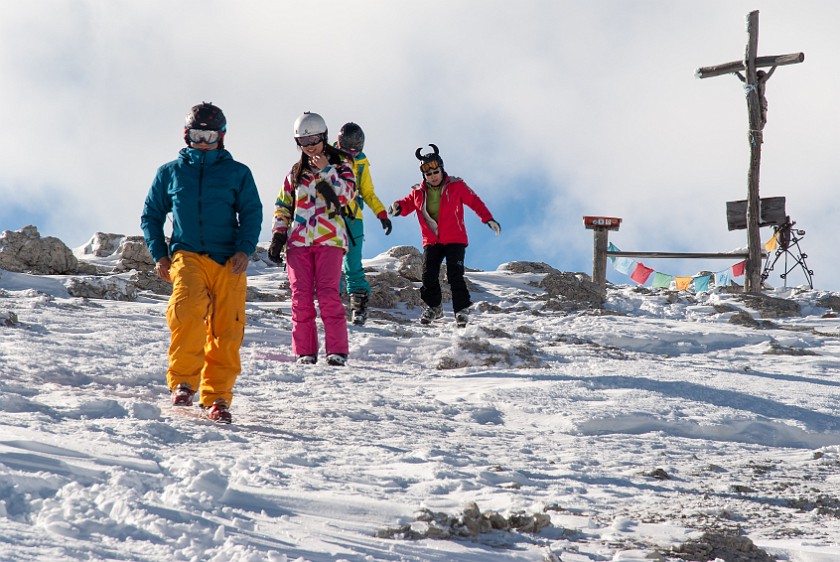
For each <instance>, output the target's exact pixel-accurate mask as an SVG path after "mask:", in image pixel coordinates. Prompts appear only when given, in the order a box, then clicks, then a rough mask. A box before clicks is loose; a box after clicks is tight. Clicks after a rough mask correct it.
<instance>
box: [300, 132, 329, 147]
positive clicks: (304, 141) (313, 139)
mask: <svg viewBox="0 0 840 562" xmlns="http://www.w3.org/2000/svg"><path fill="white" fill-rule="evenodd" d="M323 140H324V138H323V136H322V135H320V134H319V135H309V136H306V137H298V138H296V139H295V141H297V144H298V146H312V145H315V144H318V143H319V142H321V141H323Z"/></svg>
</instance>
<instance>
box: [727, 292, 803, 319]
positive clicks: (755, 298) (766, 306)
mask: <svg viewBox="0 0 840 562" xmlns="http://www.w3.org/2000/svg"><path fill="white" fill-rule="evenodd" d="M736 298H737V299H738V300H740V301H742V302H743V303H744V304H745V305H746V306H748V307H749V308H751V309H753V310H755V311H757V312H758V314H759V316H760V317H761V318H793V317H795V316H800V315H801V311H800V309H799V304H798V303H797V302H796V301H792V300H787V299H780V298H777V297H771V296H768V295H764V294H761V293H757V294H752V293H742V294H740V295H736Z"/></svg>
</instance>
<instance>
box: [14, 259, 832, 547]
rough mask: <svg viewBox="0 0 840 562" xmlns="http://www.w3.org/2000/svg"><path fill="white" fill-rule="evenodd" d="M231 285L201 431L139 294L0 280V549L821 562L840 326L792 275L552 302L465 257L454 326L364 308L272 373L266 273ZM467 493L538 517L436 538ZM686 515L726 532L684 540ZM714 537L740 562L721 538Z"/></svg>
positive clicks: (276, 315)
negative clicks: (235, 338)
mask: <svg viewBox="0 0 840 562" xmlns="http://www.w3.org/2000/svg"><path fill="white" fill-rule="evenodd" d="M261 255H262V256H263V258H264V256H265V252H262V254H261ZM81 258H82V259H83V260H85V261H86V262H87V263H92V264H96V265H98V266H100V267H103V268H104V269H107V268H110V267H111V266H113V265H114V262H115V261H117V260H118V259H119V256H117V255H111V256H101V257H98V258H95V257H93V256H92V255H90V254H88V255H86V256H82V257H81ZM365 265H366V266H367V267H369V268H370V269H371V275H372V276H375V275H377V274H378V273H379V272H382V271H389V272H395V271H399V270H400V265H401V264H400V263H399V262H398V260H396V259H395V258H391V257H389V256H388V255H386V254H382V255H379V256H376V257H374V258H372V259H368V260H365ZM248 275H249V284H250V285H251V286H252V287H253V288H254V289H256V290H257V291H259V292H260V295H261V298H260V299H259V300H258V301H254V302H249V303H247V317H248V322H247V326H246V332H245V339H244V343H243V346H242V350H241V356H242V367H243V370H242V374H241V375H240V376H239V377H238V379H237V381H236V384H235V386H234V397H233V401H232V404H231V412H232V416H233V423H232V424H230V425H217V424H214V423H212V422H210V421H208V420H206V419H202V418H201V416H200V414H199V411H198V408H196V407H194V408H175V407H172V406H171V405H170V403H169V393H168V389H167V388H166V385H165V377H164V372H165V369H166V356H167V349H168V345H169V330H168V329H167V326H166V307H167V302H166V298H165V297H164V296H162V295H155V294H153V293H149V292H141V293H139V294H137V293H136V291H134V290H133V289H132V288H131V285H129V284H128V283H127V280H128V279H129V278H131V276H132V275H131V273H124V274H111V275H102V276H98V277H91V276H77V277H67V276H43V277H39V276H32V275H26V274H22V273H10V272H7V271H0V373H2V375H3V376H2V377H0V409H1V410H2V412H3V415H2V416H0V560H2V561H3V562H12V561H14V562H21V561H26V562H53V561H57V560H61V561H70V560H79V561H84V562H105V561H115V560H122V561H137V562H141V561H142V562H170V561H173V560H174V561H184V562H186V561H191V562H199V561H201V562H205V561H206V562H380V561H383V562H504V561H510V562H513V561H517V562H560V561H561V560H562V561H563V562H605V561H611V562H649V561H651V560H662V561H663V562H664V561H666V560H667V561H668V562H681V560H693V561H697V562H707V561H709V562H712V561H724V560H726V561H730V562H732V561H734V560H740V561H743V562H749V561H752V562H759V561H762V562H764V561H766V560H769V559H773V560H779V561H780V562H782V561H783V562H836V561H837V560H838V559H840V517H838V515H840V500H839V499H838V478H840V477H839V476H838V470H837V468H838V466H839V465H840V400H838V399H837V398H838V393H837V390H838V386H840V380H838V377H837V373H838V372H840V339H839V338H838V337H837V334H838V333H840V318H838V317H837V314H836V313H834V314H827V313H828V312H830V311H829V310H828V309H827V308H824V307H823V306H820V302H819V297H820V295H819V294H818V293H817V292H815V291H804V292H803V291H796V290H794V289H787V290H783V289H775V290H773V291H771V292H770V296H773V297H776V298H777V299H786V300H785V301H783V302H784V303H785V304H786V305H791V306H795V307H796V308H797V310H798V311H799V312H798V313H793V314H787V315H785V314H782V315H781V317H773V318H770V319H768V318H767V317H766V316H767V313H768V312H769V311H772V310H775V309H776V308H775V306H774V305H772V303H771V306H769V307H768V308H767V309H765V310H764V311H763V312H759V311H758V310H756V309H755V307H754V306H753V305H754V304H755V301H745V300H744V298H743V295H741V294H740V293H731V292H725V291H719V290H716V291H712V292H704V293H701V294H699V295H697V296H693V295H688V294H686V293H682V294H674V293H669V292H665V291H659V292H657V291H638V290H636V289H635V288H634V287H632V286H630V285H621V286H617V287H614V288H613V287H611V288H609V289H608V291H607V299H606V302H605V304H604V310H602V311H599V310H596V311H592V310H587V309H586V307H583V308H577V307H572V308H570V309H563V310H556V309H555V310H552V309H551V307H550V306H546V293H545V290H544V289H543V288H542V287H540V281H541V280H543V277H544V274H533V273H519V274H513V273H511V272H510V271H506V270H494V271H487V272H470V273H468V279H469V281H470V284H471V285H470V286H471V287H472V293H473V298H474V300H475V301H476V305H475V306H474V307H473V311H472V312H471V314H470V323H469V325H468V326H467V327H466V328H464V329H458V328H456V327H455V323H454V319H453V315H452V310H451V308H450V304H451V303H446V305H445V307H444V308H445V315H444V318H443V319H442V320H441V321H439V322H435V323H433V324H432V325H430V326H421V325H420V324H419V323H418V322H417V318H418V316H419V312H420V309H419V308H418V307H408V306H406V304H405V303H404V302H398V303H397V305H396V306H395V307H393V308H387V309H382V308H376V307H374V308H372V309H371V315H370V319H369V320H368V322H367V323H366V324H365V326H355V325H351V326H349V338H350V350H351V351H350V358H349V363H348V366H347V367H329V366H326V365H324V363H325V361H324V353H323V348H322V350H321V354H320V360H319V363H318V364H317V365H314V366H312V365H298V364H297V363H296V362H295V357H294V356H293V355H292V352H291V324H292V322H291V311H290V306H291V305H290V301H289V298H288V293H287V291H286V290H285V289H281V287H287V286H288V278H287V275H286V272H285V271H284V270H283V268H279V267H268V264H267V263H265V262H264V261H260V260H258V261H255V262H252V263H250V265H249V271H248ZM547 285H549V286H555V287H556V286H557V285H555V284H550V283H547ZM375 286H376V287H378V288H379V290H380V291H384V292H392V293H393V294H394V295H396V291H393V290H392V289H390V288H389V287H387V286H386V287H383V283H381V282H380V283H378V284H375ZM70 287H72V288H74V291H73V293H74V294H79V293H78V292H77V291H78V290H79V289H80V288H86V289H89V290H96V289H97V288H100V289H101V288H109V289H110V294H111V295H112V298H114V299H118V298H122V299H125V300H102V299H97V298H79V297H74V296H72V295H71V294H69V292H68V288H70ZM574 288H575V289H576V286H575V287H574ZM836 298H837V295H834V299H835V300H836ZM374 301H376V299H374ZM383 301H384V299H383ZM767 301H770V299H767ZM566 304H567V305H574V304H576V301H575V300H574V299H573V298H572V299H570V301H567V302H566ZM765 304H766V303H765ZM776 305H777V303H776ZM835 307H836V305H835ZM786 310H791V308H786ZM745 318H750V319H751V320H752V321H753V322H752V323H749V322H745V321H744V319H745ZM738 319H740V321H738V322H736V321H735V320H738ZM80 334H84V336H83V337H80ZM320 339H321V342H323V337H322V336H321V337H320ZM33 350H36V352H34V353H33ZM45 357H48V358H49V360H46V361H45V359H44V358H45ZM470 503H475V505H476V507H477V509H478V510H479V511H480V512H481V513H482V514H484V515H488V514H490V513H492V512H496V513H498V514H499V516H500V517H504V518H505V520H508V521H511V520H515V519H516V515H517V514H521V516H522V518H524V517H532V516H533V515H534V514H536V515H539V516H542V517H545V516H547V517H549V518H550V525H548V526H545V527H542V528H541V529H540V531H539V532H524V531H517V530H511V531H503V530H496V531H493V532H484V533H481V534H480V535H478V536H474V537H471V538H468V539H460V540H459V539H453V538H452V535H453V534H456V531H457V526H453V525H450V524H448V523H444V521H445V520H446V518H453V519H458V518H462V514H463V512H464V510H465V509H466V508H467V506H469V505H470ZM424 509H425V510H427V511H429V512H432V513H435V514H440V515H439V516H438V521H440V522H439V523H437V524H432V523H429V522H428V520H425V521H424V520H423V519H422V518H421V517H420V516H419V513H420V512H421V510H424ZM404 527H409V528H410V529H411V531H413V532H414V533H416V536H417V537H418V539H417V540H407V539H405V538H402V537H403V536H404V535H405V533H406V532H405V531H399V530H400V529H402V528H404ZM435 529H437V530H438V532H439V533H440V534H439V535H438V536H441V535H443V536H447V535H445V534H444V533H449V535H448V537H449V538H445V539H440V540H438V539H433V538H423V537H428V535H429V533H430V532H431V531H433V530H435ZM706 530H710V531H714V532H716V533H718V536H719V537H724V539H725V540H722V539H721V538H718V539H716V540H713V539H708V538H707V539H704V541H705V543H706V544H707V545H709V544H711V545H713V546H714V547H715V549H716V550H715V551H713V552H709V551H708V550H705V551H704V550H702V549H700V548H698V547H696V546H695V547H694V549H693V550H692V548H691V545H692V544H693V543H696V542H697V541H700V540H701V539H703V534H704V531H706ZM389 537H390V538H389ZM735 538H737V540H740V541H744V540H749V541H750V544H752V545H754V548H755V550H753V551H752V553H751V554H752V556H749V557H748V555H747V554H746V553H747V550H746V549H740V551H739V552H738V555H737V557H736V556H735V554H734V553H732V551H731V549H730V551H729V552H725V551H721V550H719V549H720V548H722V546H723V545H725V544H726V541H730V544H731V541H733V540H734V539H735ZM706 548H708V546H707V547H706ZM680 550H681V551H682V552H683V553H691V552H694V553H697V554H694V555H689V554H684V555H683V556H681V557H677V555H676V552H677V551H680ZM700 552H703V553H704V554H706V555H707V556H701V555H700V554H699V553H700Z"/></svg>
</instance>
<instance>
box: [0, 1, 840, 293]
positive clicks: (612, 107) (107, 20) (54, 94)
mask: <svg viewBox="0 0 840 562" xmlns="http://www.w3.org/2000/svg"><path fill="white" fill-rule="evenodd" d="M491 7H492V9H491ZM752 10H759V11H760V19H759V55H761V56H767V55H777V54H787V53H795V52H803V53H805V62H804V63H802V64H798V65H792V66H786V67H782V68H780V69H778V71H777V72H776V73H775V74H774V75H773V77H772V78H771V80H770V81H769V82H768V86H767V98H768V101H769V113H768V124H767V127H766V128H765V131H764V132H765V143H764V145H763V147H762V165H761V195H762V196H785V197H787V211H788V214H789V215H790V216H791V218H792V220H794V221H796V227H797V228H800V229H803V230H804V231H805V232H806V235H805V237H804V238H803V239H802V242H801V248H802V250H803V251H804V252H805V253H806V254H807V265H808V267H809V268H810V269H812V270H813V271H814V284H815V287H816V288H817V289H825V290H840V264H838V263H837V260H836V259H835V257H836V255H837V252H836V251H835V248H834V245H835V241H834V240H835V236H834V232H833V230H834V226H833V225H834V224H835V223H836V220H835V216H836V214H837V212H838V207H840V205H838V203H837V202H836V198H835V193H836V192H837V183H838V180H837V174H836V173H835V167H834V161H835V157H834V153H835V152H836V148H837V146H836V145H837V141H836V138H837V137H836V134H835V131H836V130H837V125H838V123H837V121H838V117H837V115H836V112H834V111H833V109H832V108H833V106H834V102H835V100H836V99H837V93H838V89H840V88H839V87H838V86H840V84H838V82H840V72H838V70H840V69H838V66H840V60H838V59H837V57H836V53H837V52H840V38H838V36H837V34H836V33H835V30H834V29H833V27H832V25H833V24H832V22H834V21H837V19H838V17H840V5H838V4H837V3H836V2H831V1H829V0H825V1H810V2H809V1H805V2H798V3H795V4H794V3H790V2H785V1H782V0H779V1H773V0H769V1H759V0H754V1H751V2H745V1H741V0H712V1H707V2H702V3H688V2H670V1H668V0H638V1H633V2H628V1H622V0H613V1H610V0H607V1H600V2H585V1H583V0H580V1H571V0H545V1H538V0H524V1H523V2H517V3H509V2H504V3H503V2H492V3H491V2H483V1H478V0H476V1H458V2H451V1H438V0H428V1H424V2H422V3H420V4H418V3H416V2H405V1H391V0H387V1H386V0H381V1H360V2H354V3H347V2H338V1H333V0H324V1H322V2H318V3H310V2H305V3H285V2H282V3H281V2H269V1H257V0H244V1H241V2H236V3H230V2H224V1H221V0H209V1H208V0H205V1H201V2H198V1H194V0H187V1H182V2H177V3H172V2H167V1H162V0H150V1H144V2H128V1H117V2H113V1H106V0H100V1H94V0H61V1H58V0H43V1H39V2H23V1H6V2H2V3H0V81H1V83H2V84H3V87H2V90H0V108H2V110H3V125H4V133H5V134H4V135H2V138H0V153H2V154H3V158H2V164H0V196H2V198H3V205H2V208H0V229H2V230H16V229H18V228H21V227H22V226H25V225H27V224H35V225H36V226H37V227H38V228H39V230H40V232H41V234H42V235H43V236H56V237H59V238H61V239H62V240H63V241H64V242H65V243H66V244H67V245H68V246H71V247H78V246H80V245H82V244H84V243H85V242H86V241H87V240H88V239H89V238H90V236H91V235H92V234H93V233H94V232H97V231H107V232H115V233H120V234H128V235H131V234H140V227H139V216H140V213H141V210H142V205H143V200H144V198H145V195H146V193H147V191H148V188H149V185H150V183H151V180H152V178H153V176H154V173H155V170H156V169H157V167H158V166H160V165H161V164H163V163H165V162H167V161H170V160H172V159H174V158H175V157H176V156H177V152H178V150H179V149H180V148H181V147H182V146H183V140H182V126H183V119H184V116H185V114H186V113H187V111H188V109H189V108H190V107H191V106H192V105H194V104H196V103H199V102H200V101H211V102H213V103H215V104H217V105H218V106H220V107H221V108H222V109H223V110H224V112H225V114H226V116H227V118H228V135H227V137H226V146H227V148H228V149H229V150H230V151H231V153H232V154H233V156H234V157H235V158H236V159H238V160H240V161H242V162H244V163H245V164H247V165H248V166H249V167H250V168H251V169H252V171H253V173H254V176H255V179H256V181H257V185H258V187H259V190H260V195H261V197H262V200H263V204H264V208H265V212H264V215H265V219H264V223H263V228H262V234H261V240H262V241H268V240H269V239H270V225H271V212H272V207H273V202H274V198H275V197H276V194H277V191H278V190H279V187H280V185H281V183H282V178H283V177H284V175H285V174H286V173H287V172H288V170H289V168H290V167H291V165H292V163H293V162H294V161H295V160H296V159H297V158H298V153H297V150H296V147H295V144H294V141H293V138H292V125H293V123H294V121H295V119H296V117H297V116H298V115H299V114H300V113H302V112H303V111H314V112H317V113H320V114H321V115H322V116H323V117H324V118H325V119H326V121H327V124H328V126H329V127H330V132H331V138H334V136H335V133H337V131H338V130H339V128H340V127H341V125H342V124H343V123H345V122H347V121H355V122H357V123H359V124H360V125H361V126H362V127H363V129H364V130H365V133H366V136H367V143H366V150H365V151H366V153H367V155H368V157H369V159H370V161H371V172H372V174H373V180H374V183H375V186H376V192H377V194H378V196H379V198H380V199H381V200H382V201H383V203H384V204H385V205H386V206H387V205H389V204H390V203H391V202H393V201H394V200H396V199H398V198H400V197H402V196H404V195H405V194H407V193H408V192H409V190H410V188H411V186H412V185H413V184H414V183H416V182H418V181H419V180H420V179H421V177H420V172H419V171H418V167H417V161H416V159H415V158H414V151H415V150H416V149H417V148H418V147H421V146H426V145H428V144H429V143H435V144H436V145H438V146H439V147H440V150H441V155H442V157H443V158H444V161H445V165H446V170H447V172H448V173H450V174H451V175H454V176H459V177H462V178H463V179H464V180H466V181H467V183H468V184H469V185H470V186H471V187H473V188H474V189H475V190H476V191H477V192H478V194H479V195H480V196H481V197H482V199H483V200H484V201H485V203H486V204H487V205H488V207H489V208H490V210H491V212H492V213H493V214H494V217H495V218H496V220H497V221H498V222H499V223H501V225H502V229H503V232H502V236H501V237H499V238H496V237H495V236H494V235H493V234H492V232H491V231H490V230H489V229H488V228H486V227H484V226H482V225H481V224H480V223H479V221H478V220H477V219H476V218H475V217H474V216H473V215H470V216H471V218H470V219H469V220H468V223H467V224H468V229H469V233H470V239H471V245H470V247H469V249H468V252H467V260H466V261H467V263H466V265H467V266H468V267H473V268H479V269H486V270H492V269H494V268H495V267H496V266H497V265H499V264H500V263H504V262H508V261H515V260H530V261H543V262H546V263H548V264H551V265H552V266H554V267H557V268H559V269H563V270H568V271H583V272H587V273H591V271H592V246H593V241H592V233H591V231H587V230H585V229H584V227H583V221H582V217H583V216H585V215H602V216H615V217H621V218H622V219H623V223H622V226H621V229H620V231H618V232H615V233H611V235H610V241H611V242H613V243H614V244H616V245H617V246H618V247H619V248H620V249H622V250H627V251H681V252H723V251H729V250H733V249H738V248H744V247H745V246H746V232H745V231H731V232H730V231H728V230H727V224H726V213H725V209H726V202H727V201H734V200H739V199H745V198H746V196H747V170H748V166H749V146H748V143H747V134H746V131H747V126H748V122H747V109H746V102H745V97H744V90H743V87H742V85H741V83H740V82H739V81H738V79H737V78H736V77H734V76H732V75H728V76H719V77H715V78H709V79H704V80H700V79H698V78H696V77H695V71H696V69H697V68H699V67H701V66H708V65H713V64H719V63H724V62H729V61H733V60H738V59H741V58H742V57H743V54H744V50H745V46H746V40H747V35H746V25H745V22H746V15H747V14H748V13H749V12H750V11H752ZM115 195H118V198H117V200H118V201H119V204H118V205H116V206H115V204H114V200H115V197H114V196H115ZM469 214H470V212H469V211H468V215H469ZM367 218H368V222H367V241H366V243H365V252H364V255H365V257H371V256H374V255H377V254H378V253H380V252H381V251H383V250H384V249H387V248H389V247H391V246H394V245H399V244H409V245H414V246H419V244H420V234H419V227H418V225H417V222H416V220H415V218H414V217H408V218H402V219H399V220H397V221H395V227H394V232H393V233H392V234H391V236H390V237H388V238H386V237H385V236H384V234H383V232H382V230H381V228H380V226H379V224H378V223H377V222H376V221H375V220H370V219H372V216H371V215H368V217H367ZM771 235H772V229H770V228H764V229H762V232H761V238H762V240H767V239H769V238H770V236H771ZM646 265H648V266H649V267H652V268H654V269H655V270H657V271H659V272H663V273H666V274H673V275H692V274H694V273H696V272H698V271H703V270H712V271H714V270H718V269H720V268H723V267H726V266H728V265H729V264H728V263H726V264H723V263H721V262H720V261H718V260H715V261H713V262H709V261H704V260H684V261H673V260H670V261H669V260H655V263H652V262H649V261H648V262H646ZM608 279H610V280H611V281H613V282H616V283H631V281H630V280H629V278H627V277H626V276H624V275H623V274H621V273H618V272H616V271H613V270H612V269H610V270H609V271H608ZM770 282H771V284H773V285H775V286H778V285H781V284H782V280H781V279H779V278H778V277H776V276H773V277H771V278H770ZM787 282H788V283H789V284H791V285H799V284H802V283H804V282H805V278H804V276H803V275H802V274H800V273H798V271H797V270H795V271H794V272H792V273H791V274H790V276H789V279H788V280H787Z"/></svg>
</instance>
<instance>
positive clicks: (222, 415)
mask: <svg viewBox="0 0 840 562" xmlns="http://www.w3.org/2000/svg"><path fill="white" fill-rule="evenodd" d="M204 413H205V415H206V416H207V419H208V420H212V421H214V422H216V423H230V422H231V421H233V418H232V417H231V415H230V410H229V409H228V403H227V402H225V400H224V399H223V398H219V399H217V400H216V401H215V402H213V405H212V406H210V407H209V408H206V409H205V410H204Z"/></svg>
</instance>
